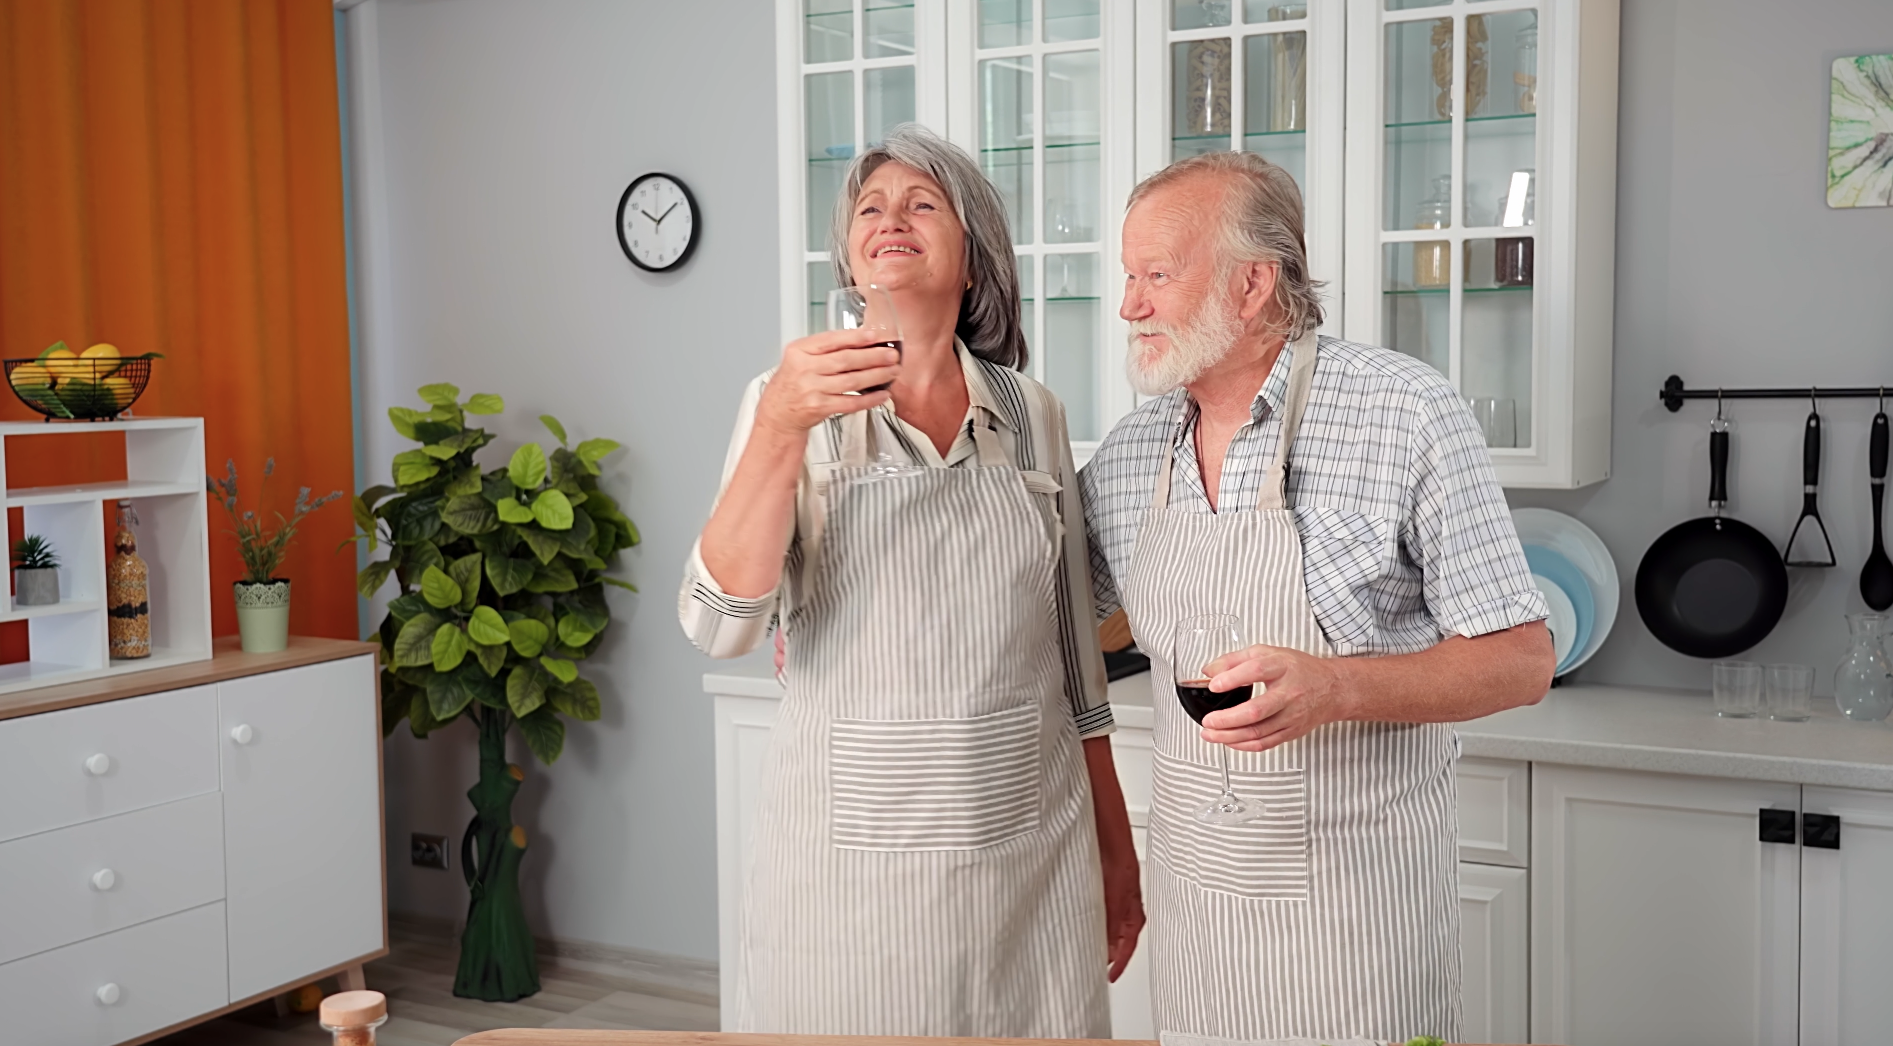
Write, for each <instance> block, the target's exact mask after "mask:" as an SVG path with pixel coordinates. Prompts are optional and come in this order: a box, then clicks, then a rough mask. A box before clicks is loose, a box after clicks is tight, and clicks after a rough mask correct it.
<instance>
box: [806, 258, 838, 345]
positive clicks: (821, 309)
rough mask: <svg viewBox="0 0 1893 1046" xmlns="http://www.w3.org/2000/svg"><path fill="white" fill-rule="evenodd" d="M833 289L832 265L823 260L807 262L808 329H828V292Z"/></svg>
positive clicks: (814, 330) (833, 275) (815, 331)
mask: <svg viewBox="0 0 1893 1046" xmlns="http://www.w3.org/2000/svg"><path fill="white" fill-rule="evenodd" d="M834 289H835V270H834V267H833V266H831V265H830V264H829V263H827V262H825V261H818V262H809V263H808V331H807V333H809V334H816V333H819V332H821V331H825V330H827V329H828V292H829V291H832V290H834Z"/></svg>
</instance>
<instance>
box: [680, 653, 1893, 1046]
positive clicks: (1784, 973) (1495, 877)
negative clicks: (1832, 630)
mask: <svg viewBox="0 0 1893 1046" xmlns="http://www.w3.org/2000/svg"><path fill="white" fill-rule="evenodd" d="M704 690H705V691H706V692H708V693H710V694H711V695H713V696H714V698H715V701H716V724H717V726H716V730H717V741H716V759H717V811H718V819H717V841H718V853H717V861H718V877H719V890H720V893H719V912H720V915H721V920H722V926H721V945H722V954H723V956H724V957H725V958H726V959H728V958H729V957H731V956H733V955H734V953H735V942H736V929H737V926H736V921H737V918H738V917H739V913H740V911H741V903H740V902H741V897H742V874H743V869H744V868H745V866H746V864H747V860H746V857H747V851H748V845H747V843H748V838H749V830H750V821H751V818H752V816H753V811H754V809H755V800H756V794H757V790H758V788H759V787H760V784H761V781H760V772H761V768H762V762H763V754H764V752H765V751H766V749H767V744H768V735H769V729H770V726H771V724H772V723H773V722H774V718H775V710H776V706H777V703H778V702H779V701H780V699H781V696H782V691H781V688H780V687H779V686H778V685H777V684H776V682H775V680H774V679H773V678H771V677H770V676H769V675H768V674H767V673H766V672H758V671H755V670H753V669H752V670H746V671H735V672H726V673H711V674H708V675H706V676H704ZM1111 703H1112V707H1113V712H1114V713H1115V715H1116V718H1117V724H1118V731H1117V733H1116V734H1114V735H1113V736H1112V745H1113V749H1114V752H1115V755H1116V758H1117V766H1118V772H1119V776H1120V777H1121V778H1122V779H1123V784H1124V794H1125V799H1126V802H1127V804H1128V806H1129V808H1130V816H1131V823H1132V827H1133V829H1134V831H1135V833H1136V835H1137V841H1138V844H1139V847H1140V849H1141V847H1142V844H1143V833H1144V826H1145V824H1146V823H1147V818H1148V813H1149V799H1150V744H1151V736H1150V730H1151V705H1150V690H1149V676H1148V675H1139V676H1133V677H1131V678H1129V679H1125V680H1120V681H1119V682H1116V683H1113V684H1112V685H1111ZM1815 705H1816V708H1815V713H1814V718H1813V719H1811V720H1809V721H1808V722H1805V723H1777V722H1771V721H1768V720H1761V719H1757V720H1729V719H1719V718H1717V717H1716V715H1715V714H1714V711H1713V708H1712V706H1711V702H1710V699H1709V695H1708V694H1706V693H1694V692H1689V691H1674V690H1648V689H1638V688H1630V687H1612V686H1573V687H1562V688H1559V689H1556V690H1553V691H1551V692H1550V693H1549V694H1547V695H1546V697H1545V699H1544V700H1543V701H1542V702H1540V703H1539V704H1537V705H1535V706H1532V707H1529V708H1519V709H1513V710H1511V711H1509V712H1502V713H1500V714H1498V715H1494V716H1488V717H1486V718H1484V719H1480V720H1475V721H1473V722H1470V723H1465V724H1462V725H1461V726H1460V728H1459V731H1460V738H1461V746H1462V749H1463V758H1462V759H1461V762H1460V766H1459V820H1460V826H1459V835H1460V859H1461V862H1462V863H1461V865H1460V898H1461V906H1462V912H1463V914H1464V934H1463V944H1462V954H1463V958H1464V963H1465V994H1466V1026H1465V1035H1464V1040H1463V1041H1466V1042H1524V1041H1528V1040H1529V1041H1532V1042H1554V1043H1567V1044H1573V1046H1578V1044H1592V1043H1600V1044H1601V1043H1628V1042H1636V1043H1657V1042H1679V1043H1680V1042H1712V1041H1714V1042H1742V1043H1757V1044H1761V1043H1767V1044H1773V1046H1840V1044H1844V1043H1858V1042H1865V1041H1870V1040H1872V1039H1873V1038H1874V1037H1875V1035H1877V1034H1878V1032H1879V1031H1881V1030H1883V1029H1885V1028H1888V1027H1893V991H1889V990H1887V988H1886V984H1885V981H1886V971H1887V970H1888V969H1889V968H1893V728H1889V727H1888V726H1886V725H1884V724H1878V723H1853V722H1848V721H1846V720H1844V719H1842V718H1841V717H1840V715H1839V714H1838V713H1837V712H1836V711H1834V708H1833V704H1832V702H1831V701H1825V700H1824V699H1816V702H1815ZM1765 840H1766V841H1765ZM1142 965H1143V964H1142V958H1141V956H1140V958H1139V959H1138V960H1137V961H1135V962H1133V964H1132V969H1131V970H1130V972H1128V973H1127V974H1126V975H1125V977H1124V978H1123V979H1122V980H1121V981H1120V982H1119V983H1118V984H1117V985H1115V986H1114V987H1113V989H1112V1020H1113V1031H1114V1033H1115V1034H1116V1035H1117V1036H1118V1037H1119V1038H1153V1037H1155V1031H1154V1029H1152V1028H1151V1026H1150V1018H1149V1006H1148V1002H1147V999H1146V997H1145V983H1146V982H1145V979H1144V972H1143V969H1142ZM735 974H736V967H735V964H734V963H733V962H728V961H726V962H724V964H723V989H724V991H723V999H724V1007H725V1011H724V1013H725V1018H726V1020H727V1018H728V1017H729V1015H730V1012H731V1011H730V1007H731V1005H732V1003H733V1001H734V999H735V984H734V983H733V980H734V977H735Z"/></svg>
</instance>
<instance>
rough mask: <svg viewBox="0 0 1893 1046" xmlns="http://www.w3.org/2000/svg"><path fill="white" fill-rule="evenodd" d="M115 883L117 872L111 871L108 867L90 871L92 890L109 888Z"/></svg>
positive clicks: (116, 882)
mask: <svg viewBox="0 0 1893 1046" xmlns="http://www.w3.org/2000/svg"><path fill="white" fill-rule="evenodd" d="M117 885H118V873H117V872H114V871H112V870H111V869H110V868H101V869H99V870H98V871H96V872H93V873H92V888H93V889H94V890H109V889H111V888H112V887H114V886H117Z"/></svg>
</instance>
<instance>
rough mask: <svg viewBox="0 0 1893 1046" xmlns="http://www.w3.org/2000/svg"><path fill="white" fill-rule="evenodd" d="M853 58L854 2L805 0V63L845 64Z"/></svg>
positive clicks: (803, 43)
mask: <svg viewBox="0 0 1893 1046" xmlns="http://www.w3.org/2000/svg"><path fill="white" fill-rule="evenodd" d="M853 57H854V0H803V4H802V60H803V61H805V62H845V61H847V60H848V59H850V58H853Z"/></svg>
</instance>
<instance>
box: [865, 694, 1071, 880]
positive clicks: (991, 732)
mask: <svg viewBox="0 0 1893 1046" xmlns="http://www.w3.org/2000/svg"><path fill="white" fill-rule="evenodd" d="M1042 715H1043V712H1042V711H1041V709H1040V706H1039V705H1038V704H1037V703H1036V702H1035V703H1032V704H1027V705H1021V706H1019V707H1018V708H1011V709H1007V710H1006V711H1004V712H995V713H992V714H991V715H983V716H977V717H975V718H972V719H836V720H833V721H832V722H831V723H830V724H829V728H828V778H829V833H830V837H831V839H832V841H833V842H834V844H835V846H837V847H839V848H841V849H844V850H977V849H979V848H981V847H986V846H994V845H997V844H999V843H1002V842H1005V841H1006V840H1008V839H1014V838H1017V837H1019V836H1021V835H1025V834H1026V833H1028V832H1033V831H1036V830H1037V829H1038V826H1039V805H1040V791H1041V783H1040V777H1041V762H1042V760H1041V758H1040V749H1039V724H1040V720H1041V717H1042Z"/></svg>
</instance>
